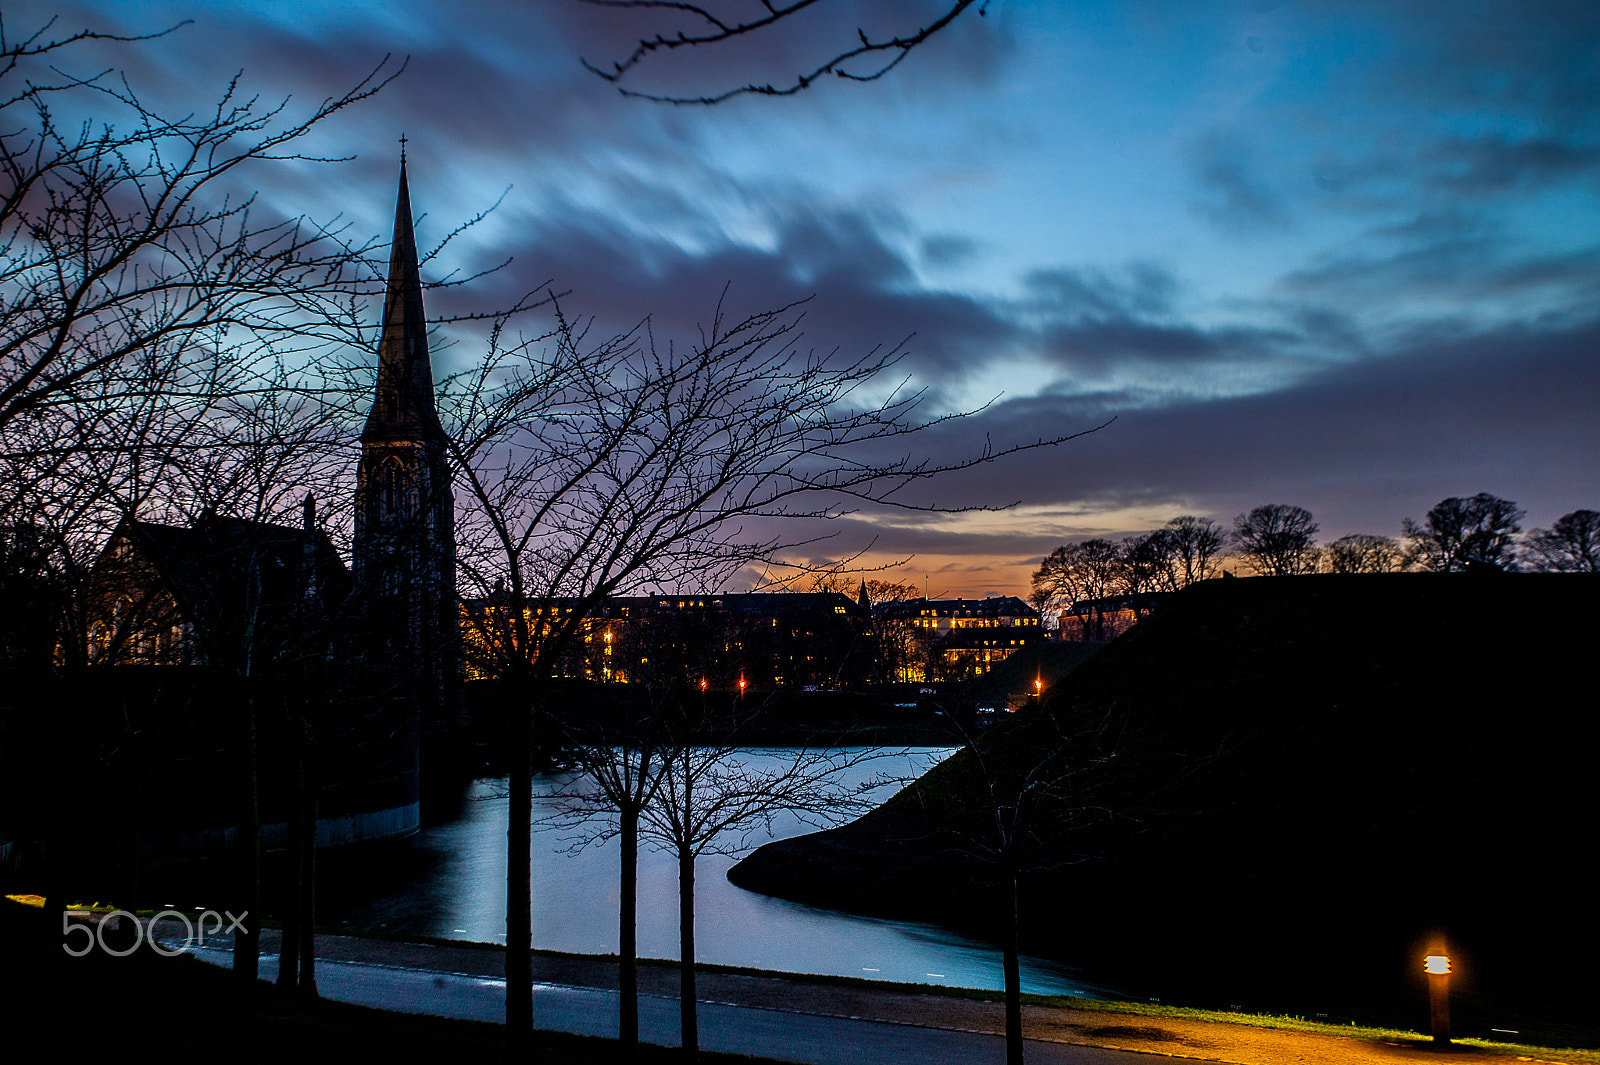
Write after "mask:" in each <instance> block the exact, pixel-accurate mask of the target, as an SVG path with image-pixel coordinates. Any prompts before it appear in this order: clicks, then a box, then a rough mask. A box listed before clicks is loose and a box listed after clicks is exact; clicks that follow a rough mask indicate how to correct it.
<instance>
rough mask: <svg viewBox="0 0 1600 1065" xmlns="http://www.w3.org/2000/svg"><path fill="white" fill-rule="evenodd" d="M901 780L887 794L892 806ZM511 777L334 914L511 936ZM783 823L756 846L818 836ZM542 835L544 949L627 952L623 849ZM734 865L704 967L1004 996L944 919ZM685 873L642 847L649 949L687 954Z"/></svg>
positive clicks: (909, 767)
mask: <svg viewBox="0 0 1600 1065" xmlns="http://www.w3.org/2000/svg"><path fill="white" fill-rule="evenodd" d="M949 753H950V751H949V750H946V749H915V750H909V751H897V752H894V753H892V754H890V753H885V755H884V757H882V758H880V759H876V760H874V761H872V762H870V763H865V764H863V765H859V766H857V767H855V768H854V769H853V770H851V773H852V774H854V779H856V780H866V779H868V778H870V777H874V776H879V775H883V776H890V777H896V778H900V779H907V778H909V777H912V776H917V775H920V774H921V773H922V772H924V771H926V769H927V768H929V767H930V766H932V765H934V764H936V763H937V762H938V761H940V760H941V759H943V758H944V757H946V756H948V754H949ZM742 757H743V758H745V759H748V760H750V761H751V762H753V763H757V764H759V763H761V762H762V761H768V762H772V763H774V764H776V763H777V762H778V761H779V759H782V758H784V757H785V755H784V754H783V753H782V752H772V751H761V750H750V751H746V752H743V755H742ZM569 779H570V778H569V777H565V776H562V775H551V776H545V777H539V778H535V781H534V818H535V820H536V821H538V820H539V819H540V818H541V817H544V816H546V815H548V814H550V813H553V812H554V810H555V795H556V793H557V792H558V791H559V790H560V788H561V786H562V785H563V784H564V783H566V782H567V781H568V780H569ZM892 790H893V786H887V787H885V788H884V790H883V792H882V795H881V797H883V798H886V797H887V796H888V794H890V793H891V792H892ZM508 806H509V803H508V799H507V794H506V781H505V780H504V779H503V778H502V779H499V780H480V781H477V782H475V783H474V784H473V785H472V788H471V792H470V795H469V801H468V802H467V803H466V804H465V805H464V807H463V809H462V811H461V814H460V816H459V817H457V818H456V819H454V820H451V821H449V822H448V823H445V824H439V825H434V826H431V827H428V828H425V829H424V830H423V831H422V833H420V834H419V835H418V836H417V837H414V838H413V839H412V840H411V842H410V844H409V847H408V849H407V852H406V855H405V859H406V860H405V861H403V862H401V863H400V864H399V866H398V867H397V868H396V869H394V870H392V871H391V872H390V875H389V876H388V877H387V879H386V881H385V882H384V883H383V886H382V887H380V888H378V889H376V890H373V888H372V886H371V885H370V884H369V886H368V888H367V893H366V897H364V898H362V899H360V900H356V901H350V902H347V903H343V904H338V903H335V905H334V906H333V911H334V912H332V913H329V914H328V916H329V917H330V918H331V919H334V920H340V919H342V920H347V921H349V922H350V923H351V924H356V925H361V926H366V927H379V926H381V927H384V928H386V929H388V930H390V931H400V932H406V933H411V934H418V935H428V936H438V937H441V938H447V939H464V940H477V941H480V942H490V943H503V942H504V941H505V899H506V828H507V817H508ZM810 830H811V829H810V827H809V826H807V825H805V824H802V823H801V822H800V821H799V820H797V819H796V818H795V817H793V816H792V815H780V816H779V817H778V818H777V819H776V820H775V821H774V823H773V825H772V832H771V834H770V835H769V834H766V833H761V834H759V835H758V836H757V837H755V838H753V839H752V840H751V845H752V846H758V845H760V844H761V843H764V842H766V841H767V840H768V839H778V838H784V837H787V836H792V835H797V834H799V833H801V832H806V831H810ZM533 832H534V836H533V868H532V874H533V900H534V902H533V941H534V945H535V946H537V947H541V948H545V949H549V950H562V951H572V952H575V953H583V954H605V953H614V952H615V951H616V949H617V905H618V886H617V877H618V848H617V846H616V845H615V843H614V842H603V843H597V844H594V845H592V846H588V847H585V848H583V849H581V850H578V851H577V852H576V853H574V852H573V833H572V832H571V831H570V830H562V829H559V828H555V827H550V826H546V825H537V824H536V826H535V828H534V830H533ZM733 863H734V860H733V859H731V858H726V857H720V856H710V855H708V856H706V857H703V858H701V860H700V863H699V865H698V867H697V872H696V885H695V907H696V948H697V951H698V954H699V960H700V961H702V962H715V963H719V964H723V965H745V966H754V967H757V968H763V969H775V970H782V971H787V972H802V973H820V974H826V975H837V976H863V977H869V978H872V979H880V980H896V981H906V982H910V983H930V984H944V985H949V986H954V987H977V988H991V989H997V988H999V987H1001V986H1002V983H1003V976H1002V973H1001V966H1000V955H999V953H998V951H997V950H996V949H995V948H994V947H992V946H990V945H988V944H984V943H980V942H978V941H976V940H972V939H969V938H967V937H964V936H961V935H958V934H956V933H953V932H950V931H948V930H946V929H944V928H941V927H938V926H935V925H926V924H917V923H913V922H907V921H892V920H887V919H880V918H872V917H858V916H854V915H851V914H844V913H838V912H836V911H833V910H823V909H818V908H816V907H812V906H806V905H802V904H799V903H793V902H787V901H784V900H781V899H774V898H769V897H768V896H765V895H758V894H755V893H753V892H749V891H745V890H743V889H741V888H738V887H735V886H734V885H733V884H731V883H729V882H728V879H727V876H726V874H727V871H728V869H729V868H730V867H731V866H732V865H733ZM677 892H678V877H677V865H676V862H675V860H674V859H673V858H672V857H671V856H670V855H668V854H665V853H662V852H659V851H654V850H651V849H649V848H647V847H641V849H640V854H639V913H638V929H639V953H640V955H641V956H642V957H654V958H676V957H677V956H678V908H677V907H678V903H677ZM1022 985H1023V990H1024V991H1026V992H1031V993H1036V994H1090V995H1093V994H1100V993H1104V989H1102V988H1098V987H1096V986H1094V985H1093V984H1091V983H1088V982H1086V981H1085V980H1083V979H1082V978H1081V975H1080V974H1077V973H1075V972H1073V971H1072V970H1070V969H1068V968H1066V967H1064V966H1061V965H1058V964H1056V963H1053V962H1050V961H1046V960H1043V959H1033V958H1027V957H1024V958H1023V959H1022Z"/></svg>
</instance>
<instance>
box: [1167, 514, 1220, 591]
mask: <svg viewBox="0 0 1600 1065" xmlns="http://www.w3.org/2000/svg"><path fill="white" fill-rule="evenodd" d="M1166 532H1167V536H1168V538H1169V539H1168V542H1169V543H1170V544H1171V547H1172V557H1173V563H1174V573H1173V578H1174V583H1175V584H1177V585H1178V586H1179V587H1181V588H1187V587H1188V586H1189V585H1191V584H1193V583H1194V582H1195V581H1203V580H1205V579H1206V578H1207V577H1210V576H1213V575H1214V574H1215V573H1216V564H1215V559H1216V557H1217V552H1219V551H1221V550H1222V545H1223V544H1224V543H1225V542H1226V540H1227V533H1226V531H1225V530H1224V529H1223V528H1222V526H1221V525H1219V524H1218V523H1217V522H1215V521H1213V520H1212V519H1210V518H1201V517H1196V516H1195V515H1193V514H1180V515H1178V516H1177V517H1176V518H1173V519H1172V520H1171V521H1169V522H1167V524H1166Z"/></svg>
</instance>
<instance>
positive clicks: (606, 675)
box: [602, 629, 611, 683]
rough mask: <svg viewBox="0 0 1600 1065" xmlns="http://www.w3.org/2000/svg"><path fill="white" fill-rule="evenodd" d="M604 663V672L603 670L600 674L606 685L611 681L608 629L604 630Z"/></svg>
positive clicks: (609, 636)
mask: <svg viewBox="0 0 1600 1065" xmlns="http://www.w3.org/2000/svg"><path fill="white" fill-rule="evenodd" d="M605 663H606V664H605V670H604V672H603V674H602V679H604V680H605V681H606V682H607V683H609V682H610V680H611V630H610V629H607V630H606V653H605Z"/></svg>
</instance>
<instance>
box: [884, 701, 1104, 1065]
mask: <svg viewBox="0 0 1600 1065" xmlns="http://www.w3.org/2000/svg"><path fill="white" fill-rule="evenodd" d="M1117 752H1118V736H1117V732H1116V730H1115V729H1113V728H1110V727H1108V725H1107V723H1105V722H1100V723H1096V724H1093V725H1091V726H1089V727H1082V726H1080V725H1075V724H1069V723H1068V721H1067V719H1066V718H1065V717H1063V716H1061V715H1060V714H1059V713H1058V712H1057V711H1056V709H1055V708H1054V707H1052V706H1049V705H1045V706H1040V707H1037V708H1034V709H1032V710H1029V711H1028V712H1026V713H1023V714H1019V715H1017V717H1016V718H1014V719H1012V720H1009V721H1008V722H1007V724H1005V725H1003V726H1001V727H998V728H992V729H990V730H988V731H987V732H985V733H983V734H981V735H978V736H971V735H969V736H967V737H965V742H964V744H963V746H962V749H961V750H960V751H959V752H958V753H957V754H956V755H955V756H953V757H951V758H950V759H947V760H946V761H945V762H944V763H943V764H941V765H940V766H939V767H937V768H936V769H935V770H933V771H932V772H930V773H928V774H926V775H924V776H923V777H921V778H920V779H918V780H917V781H916V782H915V783H913V784H912V785H911V786H910V787H909V788H907V789H906V791H905V792H903V793H902V794H901V795H900V796H897V797H896V799H895V800H894V805H895V806H896V807H897V808H898V809H899V810H902V811H904V810H907V809H910V810H913V811H914V818H915V821H916V822H920V824H921V825H922V826H923V831H925V832H926V833H927V838H926V839H925V840H923V841H922V842H921V843H920V845H919V848H918V849H919V850H921V851H923V852H925V853H926V852H940V851H942V852H943V853H946V854H950V855H954V856H955V858H956V860H957V861H958V862H960V863H962V864H975V865H977V866H979V867H980V868H986V869H987V870H988V872H989V874H990V878H991V879H992V881H993V884H994V887H995V890H996V892H997V893H998V895H999V898H998V900H997V903H998V905H997V906H996V907H995V909H996V912H998V913H999V914H1000V917H1001V927H1002V937H1001V942H1002V948H1001V949H1002V954H1003V966H1004V971H1005V1015H1006V1061H1007V1065H1022V1060H1023V1041H1022V979H1021V962H1020V954H1021V947H1020V927H1019V907H1018V902H1019V882H1020V879H1021V877H1022V876H1023V875H1024V874H1025V873H1028V872H1036V871H1039V870H1043V869H1048V868H1052V867H1055V866H1059V865H1062V864H1064V863H1067V862H1071V861H1074V860H1076V858H1077V855H1075V854H1074V853H1073V851H1072V850H1071V849H1070V842H1071V840H1072V838H1073V837H1074V836H1075V835H1078V834H1080V833H1082V832H1083V831H1084V830H1085V829H1088V828H1090V827H1092V826H1094V825H1098V824H1102V823H1104V822H1106V821H1107V820H1109V819H1110V818H1111V817H1112V816H1113V811H1112V810H1110V809H1108V808H1107V807H1106V806H1105V805H1104V804H1103V802H1102V800H1101V799H1100V798H1099V792H1100V791H1101V787H1100V784H1101V781H1102V779H1103V777H1102V774H1103V772H1104V770H1105V769H1106V767H1108V766H1109V765H1110V764H1111V763H1112V761H1113V760H1114V759H1115V757H1116V755H1117Z"/></svg>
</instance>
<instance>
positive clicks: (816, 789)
mask: <svg viewBox="0 0 1600 1065" xmlns="http://www.w3.org/2000/svg"><path fill="white" fill-rule="evenodd" d="M687 724H688V726H689V727H688V728H687V729H686V731H684V732H683V733H681V734H680V739H679V741H678V742H677V743H676V744H674V745H673V746H672V747H671V749H670V751H669V752H668V753H667V756H666V757H665V758H664V759H663V761H662V763H661V771H660V780H659V787H657V788H656V791H655V794H654V796H653V798H652V801H651V802H650V803H649V805H647V806H646V807H645V808H644V811H643V817H642V819H641V832H642V835H643V836H644V838H646V839H649V840H653V841H654V842H655V843H656V844H658V845H659V846H661V847H662V848H664V849H666V850H668V851H670V852H671V853H672V854H673V855H674V856H675V857H676V858H677V861H678V962H679V991H678V1002H679V1023H680V1027H681V1031H682V1042H683V1050H684V1058H685V1060H686V1061H690V1062H693V1061H695V1060H696V1058H697V1057H698V1055H699V1050H700V1029H699V1017H698V1002H697V997H696V993H695V970H694V967H695V930H694V916H695V914H694V876H695V863H696V862H697V860H698V859H699V858H701V857H702V856H704V855H708V854H720V855H724V856H727V857H737V856H739V855H741V854H744V853H745V852H747V851H748V850H749V849H750V847H751V845H752V840H753V839H754V838H755V836H756V835H757V834H758V833H761V832H763V831H764V830H765V829H767V828H769V827H770V826H771V824H772V820H773V818H774V817H775V816H776V815H777V814H778V813H779V812H789V813H791V814H794V815H797V816H798V817H800V819H801V820H803V821H804V822H806V823H807V824H809V825H811V826H812V827H815V828H824V827H832V825H833V824H835V823H837V822H839V821H842V820H845V819H846V818H848V817H852V816H856V815H859V814H862V813H865V812H866V810H867V809H869V808H870V807H871V803H870V802H869V801H868V800H867V799H866V795H867V794H868V793H869V792H871V791H874V790H876V789H877V788H878V787H879V786H880V785H881V783H882V782H881V781H876V780H873V781H868V782H866V783H864V784H857V785H851V784H849V783H848V782H846V781H845V780H844V779H843V775H844V774H845V773H846V771H848V770H850V769H852V768H853V767H855V766H857V765H860V764H861V763H862V762H863V761H865V760H867V759H868V758H871V757H875V755H873V754H869V753H863V752H862V751H860V750H857V751H847V750H816V749H806V748H803V747H801V748H794V749H792V750H789V751H787V752H782V753H778V752H773V753H771V754H768V755H767V756H766V757H765V758H755V757H752V756H751V754H750V753H749V752H748V751H746V750H744V749H743V748H742V747H741V746H739V739H738V737H739V731H738V728H737V727H736V728H735V729H733V730H732V731H731V732H729V733H727V734H726V735H728V736H729V738H728V739H724V740H722V741H721V742H712V743H708V742H706V741H705V740H704V739H702V738H700V737H702V736H704V735H705V725H706V724H709V723H706V722H701V721H698V720H696V719H694V718H690V719H689V720H688V722H687Z"/></svg>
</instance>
